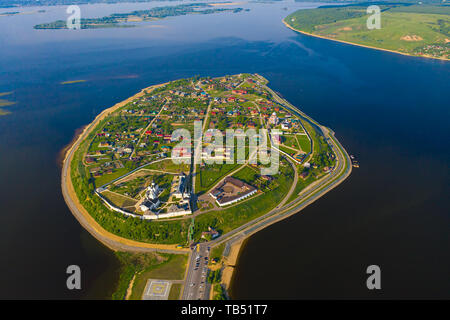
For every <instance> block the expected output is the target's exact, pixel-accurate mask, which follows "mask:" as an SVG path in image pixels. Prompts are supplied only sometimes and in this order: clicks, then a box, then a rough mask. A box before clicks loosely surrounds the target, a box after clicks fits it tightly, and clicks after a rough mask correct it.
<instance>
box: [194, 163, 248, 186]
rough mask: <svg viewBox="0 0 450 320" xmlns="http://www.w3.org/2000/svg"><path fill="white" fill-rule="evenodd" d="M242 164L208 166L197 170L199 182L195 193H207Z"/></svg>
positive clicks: (196, 184) (196, 183)
mask: <svg viewBox="0 0 450 320" xmlns="http://www.w3.org/2000/svg"><path fill="white" fill-rule="evenodd" d="M239 166H241V164H237V163H235V164H222V165H218V164H215V165H206V166H205V167H204V168H201V169H200V170H197V173H198V174H197V176H196V177H195V178H196V179H197V180H196V182H195V188H196V190H195V192H202V191H207V190H209V189H210V188H212V187H213V186H214V185H215V184H216V183H218V182H219V181H220V180H221V179H222V178H223V177H224V176H226V175H227V174H228V173H230V172H231V171H233V170H235V169H236V168H237V167H239Z"/></svg>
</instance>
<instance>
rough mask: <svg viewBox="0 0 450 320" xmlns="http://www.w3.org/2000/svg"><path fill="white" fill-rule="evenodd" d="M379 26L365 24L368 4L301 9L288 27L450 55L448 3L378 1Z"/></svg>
mask: <svg viewBox="0 0 450 320" xmlns="http://www.w3.org/2000/svg"><path fill="white" fill-rule="evenodd" d="M380 7H381V9H382V12H381V29H373V30H370V29H368V28H367V20H368V18H369V15H368V14H367V13H366V12H365V10H366V8H367V6H355V5H350V6H343V7H340V8H336V7H334V8H318V9H311V10H300V11H297V12H295V13H293V14H291V15H289V16H288V17H286V18H285V22H286V23H288V24H289V25H290V26H291V27H293V28H295V29H297V30H299V31H304V32H308V33H311V34H313V35H318V36H323V37H326V38H330V39H336V40H340V41H346V42H350V43H354V44H359V45H365V46H369V47H374V48H380V49H386V50H392V51H396V52H400V53H406V54H410V55H416V56H425V57H434V58H444V59H449V58H450V6H445V5H444V6H420V5H410V4H402V5H399V4H397V5H394V4H386V5H380Z"/></svg>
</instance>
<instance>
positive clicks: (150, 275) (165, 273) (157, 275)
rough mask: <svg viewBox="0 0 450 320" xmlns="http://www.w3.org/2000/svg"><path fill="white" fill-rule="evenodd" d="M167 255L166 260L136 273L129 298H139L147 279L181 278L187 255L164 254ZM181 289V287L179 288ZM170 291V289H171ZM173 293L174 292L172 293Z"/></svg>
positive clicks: (184, 269) (182, 277)
mask: <svg viewBox="0 0 450 320" xmlns="http://www.w3.org/2000/svg"><path fill="white" fill-rule="evenodd" d="M165 256H167V257H168V259H167V261H165V262H163V263H161V264H159V265H156V266H155V265H152V266H150V267H148V268H147V269H145V270H143V271H142V272H140V273H139V274H138V275H136V278H135V280H134V284H133V290H132V293H131V296H130V299H131V300H139V299H141V297H142V293H143V292H144V289H145V285H146V283H147V280H148V279H163V280H183V279H184V274H185V272H186V266H187V258H188V257H187V255H184V254H174V255H165ZM180 289H181V288H180ZM171 291H172V290H171ZM174 294H175V293H174Z"/></svg>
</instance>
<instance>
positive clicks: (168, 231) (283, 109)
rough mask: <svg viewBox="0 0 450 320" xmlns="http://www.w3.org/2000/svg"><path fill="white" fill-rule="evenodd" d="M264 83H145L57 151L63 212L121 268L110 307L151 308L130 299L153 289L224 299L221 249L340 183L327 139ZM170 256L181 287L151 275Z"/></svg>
mask: <svg viewBox="0 0 450 320" xmlns="http://www.w3.org/2000/svg"><path fill="white" fill-rule="evenodd" d="M267 83H268V81H267V80H266V79H265V78H264V77H262V76H260V75H258V74H237V75H228V76H223V77H218V78H211V77H198V76H196V77H192V78H188V79H180V80H175V81H170V82H168V83H165V84H161V85H155V86H152V87H149V88H146V89H144V90H142V91H141V92H140V93H138V94H136V95H134V96H133V97H130V98H129V99H127V100H125V101H123V102H121V103H118V104H116V105H115V106H113V107H111V108H109V109H106V110H105V111H103V112H102V113H101V114H100V115H99V116H97V118H96V119H95V120H94V122H93V123H91V124H90V125H89V126H87V127H86V128H85V130H84V131H83V133H82V134H81V135H80V136H79V137H78V139H77V140H76V141H75V142H74V143H73V145H72V146H71V147H70V148H69V149H68V151H67V153H66V157H65V160H64V164H63V174H62V188H63V195H64V198H65V200H66V203H67V204H68V206H69V208H70V209H71V211H72V212H73V214H74V215H75V217H76V218H77V219H78V220H79V221H80V223H81V224H82V225H83V226H84V227H85V228H86V229H87V230H88V231H89V232H91V234H93V235H94V236H95V237H96V238H97V239H99V240H100V241H102V242H103V243H104V244H105V245H107V246H108V247H110V248H111V249H113V250H115V251H117V254H118V255H119V259H120V260H121V261H122V263H123V272H122V275H121V278H120V280H119V285H118V288H117V291H116V293H115V294H114V296H113V297H114V298H119V299H123V298H124V297H128V298H131V299H153V298H155V297H154V296H153V295H150V296H149V295H147V294H144V295H143V294H142V292H149V290H150V291H151V290H152V289H151V288H153V286H166V287H167V288H169V287H171V288H175V289H173V290H176V291H174V292H175V293H173V294H169V296H170V297H172V298H173V297H175V296H177V297H178V298H182V299H192V298H193V297H195V296H199V297H202V298H211V299H225V298H227V297H228V295H227V291H226V290H227V288H228V286H229V283H230V279H231V276H230V272H229V270H228V271H227V268H228V269H230V268H229V267H227V266H226V265H225V264H224V263H226V261H232V259H231V258H229V259H228V260H227V258H226V256H227V255H229V252H230V246H231V245H234V242H235V241H238V242H239V241H240V242H242V240H243V239H245V238H247V237H249V236H250V235H251V234H253V233H255V232H257V231H259V230H261V229H263V228H265V227H267V226H269V225H270V224H272V223H275V222H277V221H279V220H281V219H284V218H286V217H288V216H290V215H292V214H295V213H297V212H298V211H300V210H301V209H302V208H304V207H305V206H307V205H309V204H310V203H312V202H313V201H315V200H317V199H318V198H320V197H321V196H322V195H323V194H325V193H326V192H328V191H329V190H331V189H332V188H334V187H336V186H337V185H338V184H339V183H341V182H342V181H343V180H344V179H345V178H346V177H348V176H349V174H350V173H351V160H350V158H349V156H348V154H347V153H346V152H345V150H344V149H343V148H342V146H340V144H339V143H338V142H337V140H336V139H335V138H334V134H333V132H332V131H331V130H329V129H328V128H326V127H323V126H321V125H320V124H318V123H317V122H316V121H315V120H313V119H311V118H310V117H308V116H307V115H306V114H304V113H302V112H301V111H300V110H298V109H297V108H295V107H294V106H292V105H291V104H289V103H288V102H287V101H286V100H284V99H283V98H281V97H280V96H279V95H278V94H277V93H275V92H274V91H273V90H272V89H270V88H269V87H268V86H267ZM221 140H222V143H219V144H217V145H216V144H214V143H215V142H218V141H221ZM229 142H231V143H229ZM266 146H267V148H265V147H266ZM264 153H266V158H264V157H263V156H262V155H261V154H264ZM269 168H275V169H274V170H272V171H270V170H268V169H269ZM124 251H126V252H128V253H125V252H124ZM135 251H146V252H147V253H142V255H143V256H141V257H140V258H139V259H137V258H136V256H135V255H136V253H133V252H135ZM155 251H157V252H158V254H159V258H157V259H156V258H155V257H156V256H155V255H154V254H155ZM161 254H166V255H167V256H163V255H161ZM180 254H181V255H182V256H185V257H186V256H187V255H189V257H188V260H189V262H188V263H187V268H186V267H185V268H183V270H186V273H185V276H184V277H183V278H182V279H180V277H179V276H171V277H166V278H164V277H161V276H157V275H156V274H155V273H153V272H154V270H156V269H154V268H155V267H156V266H157V265H159V264H160V263H163V262H164V261H166V260H167V261H172V260H171V259H172V258H171V257H172V255H173V256H174V258H173V259H174V261H178V259H181V258H179V257H178V256H179V255H180ZM146 255H148V256H146ZM200 257H202V259H200ZM203 258H204V259H205V260H203ZM209 258H211V260H209V261H208V259H209ZM130 259H131V260H130ZM136 259H137V260H138V261H140V262H139V263H137V262H136V261H137V260H136ZM155 259H156V260H155ZM127 261H128V262H127ZM129 261H131V262H129ZM183 261H184V260H183ZM202 263H204V266H203V267H202V266H201V264H202ZM152 270H153V271H152ZM223 270H225V271H224V276H223V277H222V271H223ZM219 273H220V274H219ZM207 277H208V278H207ZM169 278H170V279H169ZM158 279H159V280H158ZM201 279H203V280H201ZM208 279H209V280H208ZM147 280H148V281H147ZM163 280H164V281H165V282H161V283H160V282H158V281H163ZM201 281H203V282H201ZM200 282H201V285H200V286H196V285H195V284H196V283H200ZM162 283H164V284H162ZM188 283H190V285H189V286H188V285H187V284H188ZM205 283H206V284H208V285H206V284H205ZM135 287H136V288H137V289H136V290H135V289H133V288H135ZM144 287H145V288H146V289H145V290H144ZM158 288H159V287H158ZM130 290H131V291H130ZM171 290H172V289H171ZM168 292H169V291H167V290H166V293H168ZM180 294H181V296H180ZM169 296H167V295H166V296H165V298H168V297H169Z"/></svg>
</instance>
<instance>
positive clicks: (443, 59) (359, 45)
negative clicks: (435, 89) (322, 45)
mask: <svg viewBox="0 0 450 320" xmlns="http://www.w3.org/2000/svg"><path fill="white" fill-rule="evenodd" d="M281 21H282V22H283V24H284V25H285V26H286V27H288V28H289V29H291V30H294V31H295V32H299V33H302V34H305V35H307V36H312V37H316V38H321V39H325V40H331V41H335V42H341V43H346V44H350V45H353V46H358V47H363V48H368V49H374V50H381V51H387V52H391V53H396V54H401V55H403V56H408V57H415V58H425V59H434V60H441V61H450V59H447V58H437V57H431V56H416V55H412V54H409V53H404V52H400V51H395V50H389V49H383V48H379V47H373V46H368V45H364V44H358V43H355V42H349V41H345V40H339V39H334V38H330V37H325V36H320V35H317V34H313V33H309V32H306V31H302V30H298V29H295V28H294V27H292V26H290V25H289V24H288V23H287V22H286V21H285V20H284V19H282V20H281Z"/></svg>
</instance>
